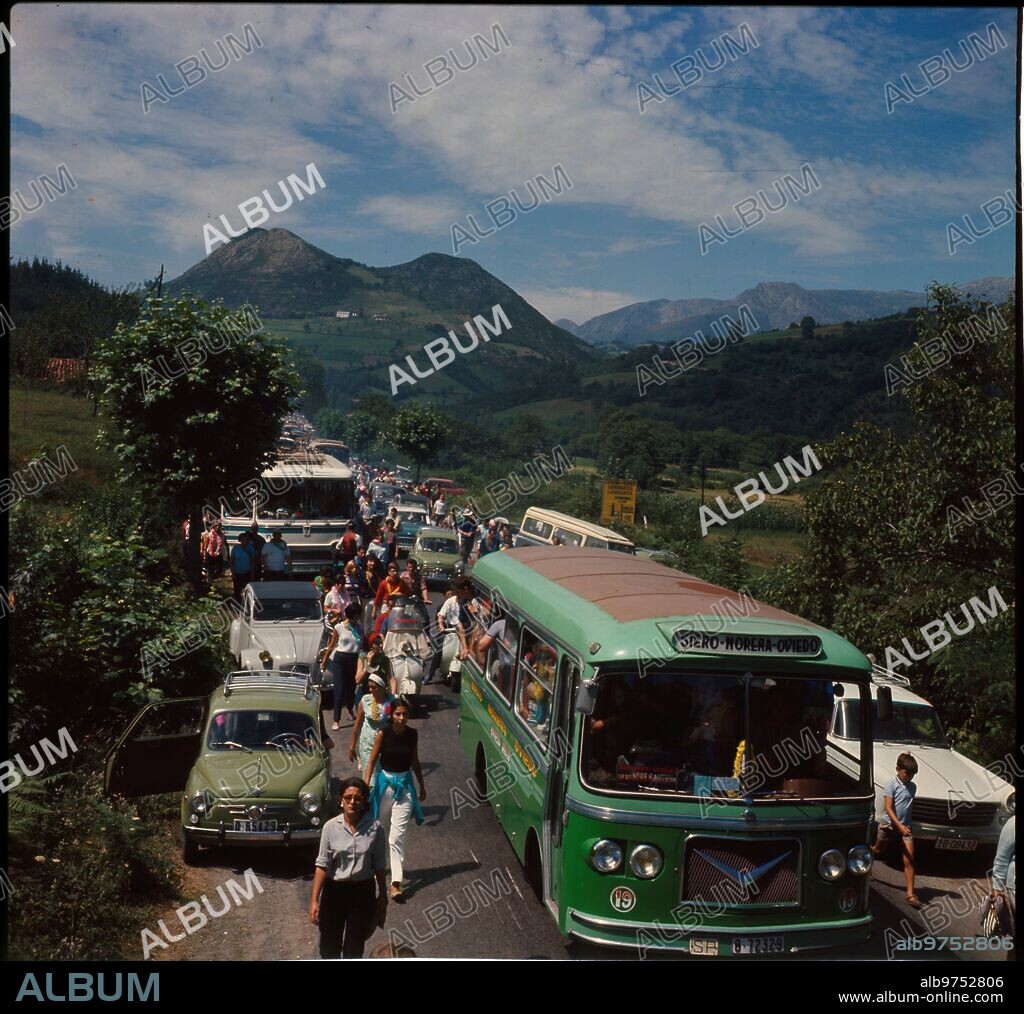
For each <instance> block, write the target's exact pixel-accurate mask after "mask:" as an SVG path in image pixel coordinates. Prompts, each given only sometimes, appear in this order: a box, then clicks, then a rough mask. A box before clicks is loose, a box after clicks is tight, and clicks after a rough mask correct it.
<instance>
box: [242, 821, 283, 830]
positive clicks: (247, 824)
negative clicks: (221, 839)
mask: <svg viewBox="0 0 1024 1014" xmlns="http://www.w3.org/2000/svg"><path fill="white" fill-rule="evenodd" d="M235 830H236V831H276V830H277V821H276V820H236V821H235Z"/></svg>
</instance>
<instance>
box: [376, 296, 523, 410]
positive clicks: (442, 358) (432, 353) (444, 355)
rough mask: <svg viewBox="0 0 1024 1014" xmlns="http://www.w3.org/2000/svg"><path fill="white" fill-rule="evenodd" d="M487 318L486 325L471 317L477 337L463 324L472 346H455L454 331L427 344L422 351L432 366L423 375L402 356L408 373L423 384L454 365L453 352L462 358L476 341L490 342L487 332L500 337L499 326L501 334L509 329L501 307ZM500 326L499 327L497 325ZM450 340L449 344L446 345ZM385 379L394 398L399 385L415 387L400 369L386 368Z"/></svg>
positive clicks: (507, 320)
mask: <svg viewBox="0 0 1024 1014" xmlns="http://www.w3.org/2000/svg"><path fill="white" fill-rule="evenodd" d="M491 314H492V315H493V319H492V320H491V321H490V323H488V321H487V318H486V317H484V316H483V315H482V314H476V315H475V316H474V317H473V324H476V326H477V329H478V330H479V332H480V335H477V333H476V331H474V330H473V325H472V324H470V322H469V321H468V320H467V321H466V322H465V323H464V324H463V325H462V326H463V327H464V328H465V329H466V331H467V333H468V334H469V337H470V338H472V339H473V343H472V344H471V345H470V346H469V348H463V347H462V346H461V345H460V344H459V339H458V337H457V336H456V334H455V332H454V331H449V332H448V334H446V335H442V336H441V337H440V338H435V339H434V340H433V341H432V342H427V344H426V345H424V346H423V351H424V352H425V353H426V354H427V358H428V359H429V360H430V361H431V362H432V363H433V364H434V366H433V369H430V370H427V371H426V372H425V373H421V372H420V369H419V367H418V366H417V365H416V364H415V363H414V362H413V358H412V356H406V357H405V361H406V362H407V363H408V364H409V370H410V371H412V373H413V374H414V375H415V377H416V378H417V379H418V380H423V379H424V378H425V377H429V376H430V375H431V374H432V373H436V372H437V371H438V370H443V369H444V368H445V367H446V366H448V365H449V364H451V363H454V362H455V351H457V352H461V353H462V354H463V355H465V354H466V353H467V352H472V351H473V350H474V349H475V348H476V347H477V346H478V345H479V344H480V337H481V336H482V337H483V340H484V341H485V342H489V341H490V340H491V338H490V337H488V334H487V332H488V331H489V332H490V333H491V336H493V337H497V336H498V335H499V334H501V333H502V327H501V325H502V324H504V325H505V328H504V329H505V330H506V331H509V330H511V328H512V325H511V324H510V323H509V319H508V317H506V316H505V311H504V310H503V309H502V308H501V305H500V304H498V303H495V304H494V306H492V307H491ZM499 321H500V322H501V323H500V324H499V323H498V322H499ZM449 339H451V341H449ZM453 345H454V346H455V351H452V346H453ZM389 376H390V378H391V394H392V395H395V394H398V388H399V387H400V386H401V385H402V384H415V383H416V380H414V379H413V378H412V377H411V376H409V374H408V373H407V372H406V371H405V370H403V369H402V367H401V366H398V365H396V364H395V363H392V364H391V366H390V367H389Z"/></svg>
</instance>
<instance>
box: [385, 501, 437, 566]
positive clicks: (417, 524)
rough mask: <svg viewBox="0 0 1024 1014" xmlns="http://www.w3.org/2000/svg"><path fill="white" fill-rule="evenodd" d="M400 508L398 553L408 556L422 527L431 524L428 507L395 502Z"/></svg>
mask: <svg viewBox="0 0 1024 1014" xmlns="http://www.w3.org/2000/svg"><path fill="white" fill-rule="evenodd" d="M393 506H395V507H397V508H398V521H399V524H398V533H397V539H398V555H399V556H408V555H409V553H410V552H411V550H412V547H413V546H414V545H415V543H416V536H417V535H418V534H419V533H420V529H422V528H424V527H425V526H427V525H429V524H430V515H429V514H428V513H427V509H426V507H420V506H418V505H416V504H409V505H402V504H394V505H393Z"/></svg>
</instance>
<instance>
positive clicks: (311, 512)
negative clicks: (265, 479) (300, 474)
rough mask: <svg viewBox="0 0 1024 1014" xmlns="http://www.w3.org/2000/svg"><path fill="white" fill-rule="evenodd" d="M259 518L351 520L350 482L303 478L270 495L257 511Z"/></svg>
mask: <svg viewBox="0 0 1024 1014" xmlns="http://www.w3.org/2000/svg"><path fill="white" fill-rule="evenodd" d="M259 516H260V517H289V518H292V517H295V518H307V519H309V520H316V519H317V518H350V517H352V481H351V480H350V479H303V480H301V481H299V482H295V483H293V484H292V485H291V486H290V487H289V488H288V489H286V490H285V491H284V492H283V493H278V494H273V493H272V494H271V496H270V498H269V499H268V501H267V503H265V504H264V505H262V506H261V507H260V508H259Z"/></svg>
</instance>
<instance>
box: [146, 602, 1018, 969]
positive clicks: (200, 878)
mask: <svg viewBox="0 0 1024 1014" xmlns="http://www.w3.org/2000/svg"><path fill="white" fill-rule="evenodd" d="M434 597H435V599H439V598H440V597H439V596H434ZM435 604H436V602H435ZM423 701H424V705H425V706H424V707H422V708H421V709H420V710H419V711H418V713H417V715H416V717H415V720H414V722H413V725H414V727H415V728H417V729H419V734H420V758H421V761H422V764H423V772H424V777H425V780H426V786H427V799H426V801H425V802H424V803H423V810H424V815H425V818H426V820H425V822H424V824H423V825H422V826H419V827H417V826H416V825H415V824H413V825H411V827H410V830H409V832H408V835H407V838H406V855H407V860H406V875H405V890H406V901H405V902H404V903H402V904H396V903H394V902H392V903H391V904H390V906H389V913H388V922H387V925H386V926H385V928H384V930H378V931H377V932H376V933H375V935H374V936H373V938H372V939H371V940H370V941H369V943H368V945H367V954H370V953H372V952H373V951H374V949H375V948H378V947H379V946H380V945H382V944H387V943H388V942H389V941H390V942H391V943H395V944H402V945H407V946H410V947H411V948H412V950H413V951H414V953H415V955H416V956H417V957H421V958H556V959H558V958H560V959H565V958H603V959H624V960H635V959H636V957H637V956H636V955H635V954H634V953H633V952H631V951H621V952H620V951H614V950H610V949H603V948H597V947H594V946H593V945H582V944H576V943H567V942H565V941H563V940H562V938H561V936H560V934H559V933H558V931H557V929H556V927H555V922H554V919H553V917H552V916H551V915H550V914H549V913H548V912H547V910H546V909H545V908H544V907H543V906H542V905H541V904H540V902H538V901H537V900H536V898H535V896H534V895H533V893H532V891H531V890H530V888H529V887H528V886H527V884H526V879H525V877H524V875H523V870H522V868H521V866H520V865H519V862H518V860H517V859H516V856H515V854H514V852H513V851H512V848H511V846H510V845H509V843H508V840H507V839H506V837H505V834H504V832H503V831H502V830H501V828H500V826H499V825H498V823H497V821H496V820H495V817H494V814H493V812H492V811H491V809H490V808H489V807H488V806H487V805H486V804H479V805H478V806H476V807H473V806H466V805H465V798H466V797H472V795H473V794H472V790H471V787H470V785H471V771H470V767H469V765H468V763H467V762H466V760H465V758H464V756H463V754H462V751H461V748H460V746H459V741H458V731H457V723H458V715H459V711H458V708H459V698H458V696H457V695H455V694H453V693H452V692H451V690H449V689H448V688H447V687H446V686H445V685H444V684H443V683H442V684H432V685H430V686H427V687H425V688H424V695H423ZM330 717H331V716H330V714H327V715H325V718H326V719H327V723H328V728H329V727H330ZM351 728H352V725H351V722H349V721H348V720H347V719H346V718H344V717H343V719H342V723H341V730H340V732H338V733H333V734H332V736H333V739H334V744H335V745H334V749H333V751H332V774H334V775H338V776H340V777H347V776H348V775H349V774H355V773H357V771H356V766H355V765H354V764H352V763H351V762H350V761H349V760H348V756H347V751H348V744H349V742H350V737H351ZM456 787H459V788H460V789H461V790H462V792H463V793H464V796H461V797H457V799H461V800H462V801H461V802H459V803H458V806H457V808H458V810H459V813H458V817H456V816H455V807H453V800H452V791H453V789H455V788H456ZM204 856H205V857H207V858H205V859H204V865H203V867H202V868H200V869H198V870H196V871H195V877H194V883H195V884H197V885H199V887H198V890H195V889H194V890H195V897H196V898H198V897H199V895H200V894H201V893H205V894H206V895H207V897H208V898H210V900H211V903H212V904H213V905H214V907H216V906H217V903H218V899H217V897H216V892H217V888H218V885H223V884H225V883H226V882H227V881H228V880H230V879H234V880H235V882H236V883H239V884H241V883H242V880H243V878H242V876H241V874H242V873H243V871H245V870H246V869H248V868H251V869H252V870H253V871H254V873H255V874H256V876H257V878H258V880H259V883H260V886H261V887H262V889H263V890H262V893H256V894H255V895H254V896H253V898H252V900H250V901H244V900H243V901H241V903H239V904H236V905H234V906H232V907H231V908H230V909H229V910H228V911H227V913H226V914H224V915H223V916H221V917H219V918H217V919H210V920H209V921H208V922H207V924H206V925H205V926H202V927H201V928H200V929H198V930H196V931H195V932H194V933H193V934H192V935H191V936H188V937H186V938H185V939H183V940H182V941H180V942H178V943H174V944H172V945H171V946H169V947H167V948H166V949H163V950H158V951H155V952H154V954H153V956H154V957H155V958H157V959H164V960H189V959H202V960H221V959H233V960H250V961H263V960H280V959H304V958H313V957H316V956H317V941H318V931H317V929H316V927H314V926H312V925H311V924H310V922H309V919H308V916H307V909H308V906H309V896H310V890H311V886H312V869H313V858H314V853H313V852H312V851H310V850H305V851H297V852H290V853H286V852H282V851H278V850H271V849H266V850H264V849H231V850H224V851H221V852H219V853H218V852H207V853H204ZM920 859H921V873H920V875H919V876H918V880H917V893H918V896H919V897H920V899H921V901H922V902H923V903H924V905H925V908H924V910H922V911H915V910H913V909H911V908H910V907H909V906H908V905H907V904H906V902H905V900H904V888H903V873H902V868H901V867H900V866H898V865H897V862H896V861H895V860H894V861H893V862H892V863H891V864H887V863H885V862H882V863H879V864H878V865H876V867H875V870H874V871H873V874H872V891H871V910H872V914H873V915H874V918H875V923H874V928H873V933H872V938H871V940H870V941H868V942H867V943H865V944H863V945H861V946H858V947H854V948H844V949H839V950H828V951H823V952H814V953H812V954H809V955H807V956H806V957H809V958H811V959H813V960H830V959H834V958H857V959H863V960H875V961H878V960H883V961H884V960H886V957H887V944H888V949H889V954H890V955H892V960H900V959H901V958H913V959H921V958H926V959H927V958H933V959H934V960H938V961H943V962H948V961H962V960H972V961H976V960H985V961H999V960H1004V959H1005V954H1003V953H1001V952H1000V953H996V952H983V953H975V952H966V951H960V952H953V951H951V950H950V949H949V948H950V947H952V946H955V945H954V944H952V943H950V942H949V941H948V940H947V942H946V943H945V944H944V945H943V944H942V943H936V944H934V945H933V946H935V947H936V948H938V947H943V946H944V947H945V948H946V949H944V950H941V951H939V950H937V949H936V950H935V951H932V952H929V951H926V950H924V946H922V948H921V949H918V950H914V951H910V950H907V951H896V950H895V949H894V947H893V944H894V941H895V940H896V938H900V939H906V938H911V937H920V938H922V941H923V938H925V937H926V936H928V934H929V927H931V930H932V935H933V936H935V937H947V938H953V937H975V936H977V934H978V918H977V911H978V908H979V904H980V901H979V899H980V898H981V896H982V893H983V892H984V891H985V890H986V881H985V878H984V870H985V869H987V868H988V867H987V865H985V864H984V859H985V857H984V856H969V855H956V854H942V853H935V852H933V851H932V850H930V849H925V850H924V851H923V853H922V855H921V857H920ZM164 919H165V922H166V925H167V926H168V927H169V928H170V929H171V930H172V931H174V932H175V933H181V932H182V929H181V925H180V923H178V922H177V919H176V917H175V916H174V914H173V912H171V913H165V915H164ZM887 931H888V933H887ZM664 960H693V961H696V960H715V959H698V958H693V959H690V958H687V957H685V956H683V957H679V958H677V957H676V956H670V957H668V958H664ZM770 960H796V959H794V958H788V957H787V958H775V959H770Z"/></svg>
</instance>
